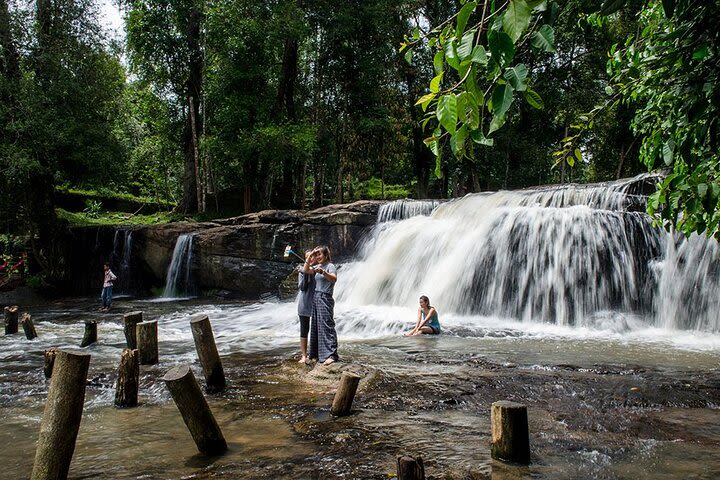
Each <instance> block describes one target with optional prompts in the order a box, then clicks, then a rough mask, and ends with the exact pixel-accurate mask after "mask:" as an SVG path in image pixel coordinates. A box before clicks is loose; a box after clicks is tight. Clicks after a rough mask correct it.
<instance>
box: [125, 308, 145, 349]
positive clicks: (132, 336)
mask: <svg viewBox="0 0 720 480" xmlns="http://www.w3.org/2000/svg"><path fill="white" fill-rule="evenodd" d="M142 318H143V312H128V313H126V314H125V315H123V330H124V332H125V341H126V342H127V346H128V348H129V349H130V350H135V349H136V348H138V347H137V334H136V333H135V325H137V324H138V323H140V322H142V321H143V320H142Z"/></svg>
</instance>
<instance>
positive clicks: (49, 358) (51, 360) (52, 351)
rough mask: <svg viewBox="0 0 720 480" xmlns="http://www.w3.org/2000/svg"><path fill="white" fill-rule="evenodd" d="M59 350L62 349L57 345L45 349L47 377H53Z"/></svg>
mask: <svg viewBox="0 0 720 480" xmlns="http://www.w3.org/2000/svg"><path fill="white" fill-rule="evenodd" d="M59 351H60V349H58V348H55V347H53V348H49V349H47V350H45V366H44V368H43V370H44V371H45V378H50V377H52V371H53V366H54V365H55V355H57V352H59Z"/></svg>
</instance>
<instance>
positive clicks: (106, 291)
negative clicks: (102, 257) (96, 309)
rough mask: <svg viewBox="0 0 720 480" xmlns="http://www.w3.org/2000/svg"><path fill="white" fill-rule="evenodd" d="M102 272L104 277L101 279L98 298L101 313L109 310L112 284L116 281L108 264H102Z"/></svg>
mask: <svg viewBox="0 0 720 480" xmlns="http://www.w3.org/2000/svg"><path fill="white" fill-rule="evenodd" d="M103 270H104V272H105V276H104V277H103V289H102V293H101V294H100V298H101V299H102V307H101V308H100V310H101V311H103V312H107V311H108V310H110V306H111V305H112V288H113V282H114V281H115V280H117V277H116V276H115V274H114V273H113V272H112V270H110V264H109V263H107V262H105V263H104V264H103Z"/></svg>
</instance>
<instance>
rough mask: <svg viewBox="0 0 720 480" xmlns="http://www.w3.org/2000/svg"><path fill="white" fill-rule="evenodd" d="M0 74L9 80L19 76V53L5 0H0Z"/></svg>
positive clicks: (16, 78)
mask: <svg viewBox="0 0 720 480" xmlns="http://www.w3.org/2000/svg"><path fill="white" fill-rule="evenodd" d="M0 74H2V75H4V76H5V77H6V78H7V79H9V80H18V79H19V78H20V55H18V51H17V47H16V46H15V42H14V41H13V35H12V26H11V23H10V10H9V9H8V2H7V0H0Z"/></svg>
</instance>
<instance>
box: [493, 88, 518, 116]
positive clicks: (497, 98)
mask: <svg viewBox="0 0 720 480" xmlns="http://www.w3.org/2000/svg"><path fill="white" fill-rule="evenodd" d="M512 102H513V89H512V87H511V86H510V85H508V84H507V83H502V84H497V85H495V89H494V90H493V94H492V112H493V115H495V116H496V117H502V116H504V115H505V112H507V111H508V109H509V108H510V105H511V104H512Z"/></svg>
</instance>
